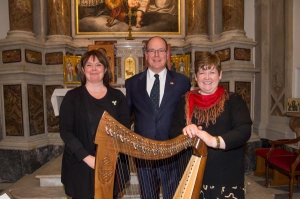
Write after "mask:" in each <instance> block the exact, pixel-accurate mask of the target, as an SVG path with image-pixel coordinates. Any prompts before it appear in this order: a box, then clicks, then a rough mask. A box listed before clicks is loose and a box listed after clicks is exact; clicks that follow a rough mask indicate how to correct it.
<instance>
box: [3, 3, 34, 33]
mask: <svg viewBox="0 0 300 199" xmlns="http://www.w3.org/2000/svg"><path fill="white" fill-rule="evenodd" d="M8 4H9V6H8V7H9V25H10V30H9V32H8V33H7V38H16V37H22V38H34V34H33V11H32V10H33V9H32V8H33V4H32V0H9V3H8Z"/></svg>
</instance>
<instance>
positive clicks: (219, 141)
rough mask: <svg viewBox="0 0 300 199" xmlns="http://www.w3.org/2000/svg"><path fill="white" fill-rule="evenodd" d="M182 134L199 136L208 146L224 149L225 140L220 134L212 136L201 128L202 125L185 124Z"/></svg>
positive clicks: (192, 136) (191, 136)
mask: <svg viewBox="0 0 300 199" xmlns="http://www.w3.org/2000/svg"><path fill="white" fill-rule="evenodd" d="M182 132H183V134H184V135H188V136H189V137H190V138H194V137H199V138H200V139H201V140H203V141H204V142H205V144H206V145H207V146H209V147H212V148H216V149H225V146H226V144H225V142H224V140H223V138H222V137H221V136H212V135H210V134H209V133H207V132H206V131H204V130H202V126H196V125H195V124H190V125H187V126H186V127H184V128H183V129H182Z"/></svg>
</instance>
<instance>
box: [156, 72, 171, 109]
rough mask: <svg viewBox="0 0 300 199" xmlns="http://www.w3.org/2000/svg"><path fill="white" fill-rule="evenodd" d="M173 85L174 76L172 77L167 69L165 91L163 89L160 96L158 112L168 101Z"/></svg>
mask: <svg viewBox="0 0 300 199" xmlns="http://www.w3.org/2000/svg"><path fill="white" fill-rule="evenodd" d="M174 86H175V81H174V77H173V75H172V73H171V72H170V71H169V70H167V76H166V84H165V91H164V96H163V98H162V101H161V103H160V107H159V112H160V111H161V110H162V109H163V107H164V106H165V105H166V104H167V103H168V101H169V99H171V98H172V95H173V91H174ZM166 91H167V92H166Z"/></svg>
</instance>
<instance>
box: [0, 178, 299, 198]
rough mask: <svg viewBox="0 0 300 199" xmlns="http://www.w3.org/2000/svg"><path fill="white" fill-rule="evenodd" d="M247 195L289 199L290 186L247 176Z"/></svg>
mask: <svg viewBox="0 0 300 199" xmlns="http://www.w3.org/2000/svg"><path fill="white" fill-rule="evenodd" d="M245 183H246V186H247V187H246V188H247V193H246V199H288V192H289V187H288V186H278V187H269V188H265V186H264V177H258V176H253V175H251V174H247V175H246V178H245ZM12 185H13V183H8V182H1V181H0V196H1V194H2V193H3V191H4V190H5V189H6V190H8V189H9V187H11V186H12ZM293 199H300V188H299V187H296V186H294V194H293Z"/></svg>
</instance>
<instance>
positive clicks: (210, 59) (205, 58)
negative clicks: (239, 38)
mask: <svg viewBox="0 0 300 199" xmlns="http://www.w3.org/2000/svg"><path fill="white" fill-rule="evenodd" d="M212 66H215V67H216V69H217V70H218V72H219V74H220V72H221V70H222V67H221V60H220V57H219V55H218V54H216V53H211V52H209V51H205V52H203V53H202V54H201V56H200V58H199V59H198V60H196V61H195V74H197V73H198V71H199V70H200V69H204V70H207V69H210V68H211V67H212Z"/></svg>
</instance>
